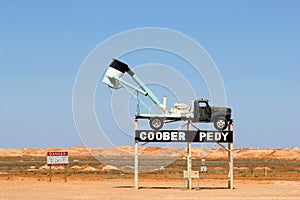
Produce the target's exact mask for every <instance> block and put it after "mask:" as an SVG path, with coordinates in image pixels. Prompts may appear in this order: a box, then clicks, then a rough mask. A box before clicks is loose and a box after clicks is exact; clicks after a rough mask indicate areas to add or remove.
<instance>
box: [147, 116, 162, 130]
mask: <svg viewBox="0 0 300 200" xmlns="http://www.w3.org/2000/svg"><path fill="white" fill-rule="evenodd" d="M163 126H164V120H163V119H162V118H159V117H155V118H151V119H150V127H151V128H152V129H154V130H159V129H161V128H162V127H163Z"/></svg>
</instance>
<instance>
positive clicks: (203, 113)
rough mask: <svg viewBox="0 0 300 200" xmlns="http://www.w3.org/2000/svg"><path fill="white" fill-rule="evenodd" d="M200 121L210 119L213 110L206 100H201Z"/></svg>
mask: <svg viewBox="0 0 300 200" xmlns="http://www.w3.org/2000/svg"><path fill="white" fill-rule="evenodd" d="M199 113H200V121H210V117H211V110H210V107H209V106H208V105H207V103H206V102H199Z"/></svg>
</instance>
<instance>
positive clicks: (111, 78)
mask: <svg viewBox="0 0 300 200" xmlns="http://www.w3.org/2000/svg"><path fill="white" fill-rule="evenodd" d="M125 72H126V73H128V74H129V75H130V76H131V77H132V78H133V80H134V81H135V82H136V83H137V85H138V86H139V87H136V86H134V85H132V84H130V83H128V82H126V81H124V80H123V76H124V74H125ZM102 82H103V83H104V84H106V85H108V86H109V87H111V88H113V89H119V88H121V87H126V88H130V89H132V90H134V91H136V92H138V93H141V94H143V95H145V96H148V97H149V98H150V99H151V101H152V102H153V103H155V104H156V105H157V106H158V107H159V108H160V109H161V110H162V113H161V114H141V113H139V112H138V113H136V116H135V118H136V119H148V120H149V125H150V127H151V128H152V129H153V130H160V129H161V128H162V127H163V125H164V124H165V123H171V122H176V121H190V122H192V123H213V124H214V127H215V128H216V129H217V130H219V131H222V130H225V129H226V128H227V126H228V123H230V122H231V121H232V119H231V108H228V107H216V106H211V105H209V103H208V100H207V99H204V98H201V99H196V100H191V102H190V104H189V105H187V104H185V103H175V104H174V106H173V107H172V108H167V106H166V97H164V98H163V103H161V102H160V101H159V100H158V98H157V97H156V96H155V94H154V93H153V92H152V91H151V90H150V89H149V88H148V87H147V86H146V85H145V84H144V83H143V82H142V81H141V79H139V77H138V76H137V75H136V74H135V73H134V72H133V71H132V70H131V69H130V68H129V67H128V65H127V64H126V63H124V62H121V61H119V60H117V59H113V61H112V62H111V64H110V65H109V68H108V69H107V71H106V74H105V76H104V78H103V81H102Z"/></svg>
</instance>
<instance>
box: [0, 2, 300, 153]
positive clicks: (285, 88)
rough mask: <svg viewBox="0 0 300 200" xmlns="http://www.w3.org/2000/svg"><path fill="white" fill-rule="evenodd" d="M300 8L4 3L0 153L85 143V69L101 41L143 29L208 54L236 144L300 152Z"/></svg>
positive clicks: (246, 4) (249, 4) (236, 4)
mask: <svg viewBox="0 0 300 200" xmlns="http://www.w3.org/2000/svg"><path fill="white" fill-rule="evenodd" d="M299 8H300V2H299V1H297V0H295V1H292V0H289V1H283V0H282V1H276V0H272V1H267V0H264V1H258V0H257V1H255V0H254V1H240V0H239V1H198V0H195V1H174V0H164V1H154V0H153V1H140V0H136V1H134V0H128V1H121V0H120V1H114V0H109V1H66V0H65V1H58V0H57V1H56V0H55V1H31V0H27V1H15V0H6V1H4V0H2V1H0V26H1V29H0V30H1V31H0V91H1V98H0V148H26V147H47V146H56V147H70V146H80V145H84V144H82V142H81V140H80V138H79V136H78V134H77V132H76V128H75V124H74V121H73V115H72V91H73V84H74V81H75V78H76V74H77V71H78V70H79V68H80V65H81V64H82V62H83V61H84V59H85V58H86V57H87V55H88V54H89V52H90V51H91V50H92V49H93V48H95V47H96V45H98V44H99V43H100V42H102V41H103V40H105V39H107V38H109V37H110V36H112V35H114V34H117V33H120V32H122V31H126V30H128V29H133V28H142V27H162V28H169V29H173V30H176V31H179V32H182V33H184V34H186V35H188V36H190V37H191V38H193V39H194V40H196V41H197V42H198V43H199V44H201V45H202V46H203V47H204V48H205V49H206V50H207V52H208V53H209V54H210V56H211V57H212V59H213V60H214V62H215V63H216V65H217V67H218V68H219V71H220V73H221V75H222V78H223V81H224V84H225V88H226V94H227V104H228V106H230V107H231V108H232V109H233V115H234V116H233V117H234V119H235V134H236V137H235V140H236V141H235V146H237V147H274V148H279V147H299V141H300V131H299V128H298V123H299V122H298V119H299V113H300V105H299V102H300V92H299V86H300V79H299V75H300V23H299V20H300V12H299ZM144 54H147V55H148V57H147V55H145V62H146V61H147V62H148V61H152V60H151V59H148V60H147V58H149V55H151V56H153V57H155V58H156V57H157V60H158V61H159V60H160V59H159V56H160V55H159V53H157V52H156V53H153V54H152V53H151V52H150V53H149V52H148V53H147V52H144ZM137 55H143V52H137ZM154 60H155V59H154ZM129 61H130V62H132V63H133V64H135V63H134V59H130V55H129V56H128V62H129ZM140 61H141V60H139V62H140ZM139 64H142V62H140V63H139ZM175 67H176V66H175ZM99 76H101V74H99ZM99 89H100V90H101V87H100V86H99ZM197 95H198V93H197ZM199 95H202V94H199ZM203 96H204V97H205V95H203ZM200 97H202V96H200ZM97 99H99V98H97ZM100 115H101V114H100ZM107 123H110V122H109V120H108V122H107ZM111 123H112V125H111V126H114V125H113V123H114V122H113V121H111ZM108 131H109V130H108ZM111 131H115V130H114V129H112V130H111ZM116 137H117V136H116ZM131 140H132V138H129V139H127V140H124V142H123V141H120V142H119V143H118V145H131V144H132V141H131Z"/></svg>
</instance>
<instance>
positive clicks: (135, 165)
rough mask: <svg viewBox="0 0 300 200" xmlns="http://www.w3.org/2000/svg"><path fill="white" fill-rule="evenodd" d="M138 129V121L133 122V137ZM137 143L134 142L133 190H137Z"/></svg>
mask: <svg viewBox="0 0 300 200" xmlns="http://www.w3.org/2000/svg"><path fill="white" fill-rule="evenodd" d="M137 129H138V120H137V119H136V120H135V121H134V135H135V131H136V130H137ZM138 150H139V142H138V141H137V140H134V188H135V189H136V190H138V189H139V183H138V181H139V157H138V156H139V152H138Z"/></svg>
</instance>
